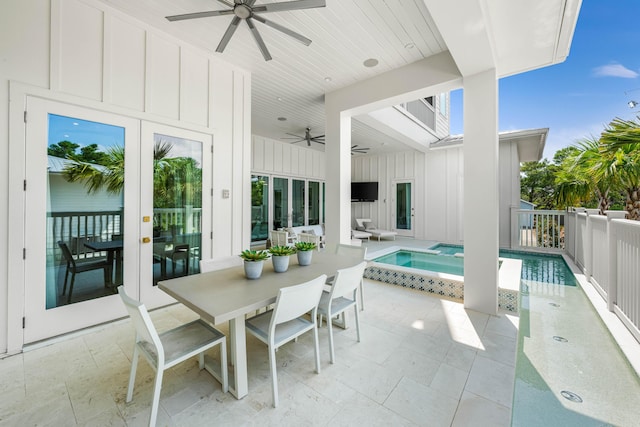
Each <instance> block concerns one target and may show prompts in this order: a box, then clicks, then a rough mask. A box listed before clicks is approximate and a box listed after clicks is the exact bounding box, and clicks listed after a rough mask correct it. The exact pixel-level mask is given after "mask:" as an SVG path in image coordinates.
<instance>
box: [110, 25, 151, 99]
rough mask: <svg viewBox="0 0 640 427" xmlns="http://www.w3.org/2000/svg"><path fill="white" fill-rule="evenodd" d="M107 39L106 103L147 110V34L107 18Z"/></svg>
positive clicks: (138, 28)
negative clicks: (145, 89)
mask: <svg viewBox="0 0 640 427" xmlns="http://www.w3.org/2000/svg"><path fill="white" fill-rule="evenodd" d="M107 16H108V19H107V20H106V26H107V28H105V37H107V39H106V40H105V41H106V43H105V44H106V46H108V49H106V52H105V82H104V84H105V85H104V88H105V101H106V102H111V103H112V104H115V105H120V106H122V107H127V108H131V109H133V110H136V111H143V110H144V70H145V49H146V32H145V31H144V30H143V29H142V28H140V27H136V26H135V25H133V24H130V23H128V22H125V21H123V20H121V19H119V18H117V17H114V16H111V15H107Z"/></svg>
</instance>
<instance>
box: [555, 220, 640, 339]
mask: <svg viewBox="0 0 640 427" xmlns="http://www.w3.org/2000/svg"><path fill="white" fill-rule="evenodd" d="M582 211H584V212H575V211H571V212H567V215H566V217H567V221H566V224H567V227H569V228H570V229H571V231H569V230H567V233H566V236H572V238H573V241H574V242H575V247H573V248H572V249H575V250H573V251H571V250H567V253H568V254H569V255H571V256H572V257H573V259H574V261H575V262H576V264H578V265H579V266H580V267H581V268H582V271H583V272H584V275H585V277H586V278H587V280H589V282H591V283H592V284H593V285H594V288H595V289H596V290H597V291H598V292H599V293H600V295H601V296H602V298H603V299H604V300H605V301H606V302H607V305H608V308H609V310H610V311H612V312H614V313H615V314H616V315H617V316H618V317H619V318H620V320H621V321H622V323H624V325H625V326H626V327H627V328H628V329H629V331H630V332H631V333H632V334H633V335H634V336H635V338H636V339H637V340H638V341H640V221H629V220H625V219H621V218H624V216H625V212H624V211H607V216H603V215H598V213H597V210H584V209H582Z"/></svg>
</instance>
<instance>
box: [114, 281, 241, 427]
mask: <svg viewBox="0 0 640 427" xmlns="http://www.w3.org/2000/svg"><path fill="white" fill-rule="evenodd" d="M118 293H119V294H120V298H122V302H123V303H124V305H125V307H126V308H127V311H128V312H129V316H131V322H132V323H133V327H134V329H135V331H136V338H135V343H134V347H133V357H132V358H131V373H130V375H129V386H128V388H127V399H126V401H127V403H128V402H131V399H132V398H133V385H134V382H135V379H136V370H137V368H138V356H139V354H138V352H140V353H142V354H143V355H144V357H145V358H146V359H147V361H148V362H149V364H150V365H151V367H152V368H153V369H154V370H155V371H156V377H155V382H154V386H153V398H152V401H151V415H150V418H149V425H150V426H155V424H156V418H157V416H158V404H159V401H160V390H161V388H162V377H163V374H164V371H165V370H167V369H169V368H171V367H173V366H175V365H177V364H178V363H180V362H183V361H185V360H187V359H189V358H191V357H193V356H195V355H199V366H200V369H204V352H205V351H206V350H208V349H210V348H212V347H213V346H216V345H218V344H220V375H214V377H215V378H216V379H217V380H218V381H219V382H220V383H221V384H222V391H223V392H224V393H226V392H227V391H228V389H229V381H228V376H227V342H226V337H225V335H224V334H223V333H222V332H220V331H218V330H217V329H215V328H213V327H212V326H209V325H208V324H207V323H205V322H203V321H202V320H195V321H193V322H190V323H187V324H185V325H182V326H179V327H177V328H175V329H171V330H169V331H166V332H163V333H161V334H160V335H158V332H157V331H156V328H155V327H154V326H153V322H152V321H151V317H149V313H148V312H147V309H146V307H145V306H144V304H142V303H141V302H139V301H136V300H134V299H133V298H131V297H129V296H128V295H127V294H126V293H125V291H124V286H120V287H118Z"/></svg>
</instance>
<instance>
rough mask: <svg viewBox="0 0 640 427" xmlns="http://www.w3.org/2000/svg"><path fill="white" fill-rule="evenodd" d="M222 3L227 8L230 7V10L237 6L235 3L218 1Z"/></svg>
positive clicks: (224, 0) (227, 0)
mask: <svg viewBox="0 0 640 427" xmlns="http://www.w3.org/2000/svg"><path fill="white" fill-rule="evenodd" d="M218 1H219V2H220V3H222V4H223V5H225V6H228V7H230V8H232V9H233V7H234V6H235V3H234V2H233V1H229V0H218Z"/></svg>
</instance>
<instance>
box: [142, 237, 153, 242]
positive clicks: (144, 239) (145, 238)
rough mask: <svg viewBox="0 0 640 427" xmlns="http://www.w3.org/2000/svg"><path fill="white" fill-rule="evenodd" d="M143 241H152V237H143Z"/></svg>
mask: <svg viewBox="0 0 640 427" xmlns="http://www.w3.org/2000/svg"><path fill="white" fill-rule="evenodd" d="M142 243H151V238H150V237H143V238H142Z"/></svg>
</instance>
